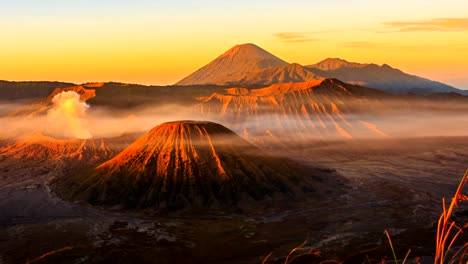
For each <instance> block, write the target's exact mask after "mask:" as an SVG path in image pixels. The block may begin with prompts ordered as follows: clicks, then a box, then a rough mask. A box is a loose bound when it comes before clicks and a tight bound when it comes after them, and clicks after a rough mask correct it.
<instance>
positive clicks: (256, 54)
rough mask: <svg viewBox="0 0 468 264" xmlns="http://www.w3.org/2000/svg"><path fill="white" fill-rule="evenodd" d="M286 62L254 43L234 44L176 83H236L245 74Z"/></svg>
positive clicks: (282, 64) (278, 65)
mask: <svg viewBox="0 0 468 264" xmlns="http://www.w3.org/2000/svg"><path fill="white" fill-rule="evenodd" d="M287 64H288V63H287V62H285V61H283V60H281V59H280V58H278V57H276V56H274V55H272V54H270V53H268V52H267V51H265V50H264V49H262V48H260V47H258V46H256V45H254V44H242V45H236V46H234V47H233V48H231V49H230V50H228V51H227V52H225V53H224V54H223V55H221V56H219V57H218V58H216V59H215V60H214V61H212V62H210V63H209V64H208V65H206V66H204V67H202V68H201V69H199V70H197V71H196V72H194V73H192V74H191V75H189V76H188V77H186V78H184V79H182V80H181V81H179V82H178V83H176V85H196V84H217V85H229V84H234V83H238V82H239V81H240V80H243V79H244V78H245V76H246V75H249V74H253V73H258V72H260V71H262V70H264V69H270V68H276V67H281V66H285V65H287Z"/></svg>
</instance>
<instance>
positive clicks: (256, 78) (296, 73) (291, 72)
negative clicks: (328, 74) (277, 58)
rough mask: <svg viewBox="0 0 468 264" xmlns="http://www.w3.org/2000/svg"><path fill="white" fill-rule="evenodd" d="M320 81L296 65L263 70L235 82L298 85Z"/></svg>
mask: <svg viewBox="0 0 468 264" xmlns="http://www.w3.org/2000/svg"><path fill="white" fill-rule="evenodd" d="M319 79H322V77H321V76H318V75H317V74H315V73H314V72H312V71H311V70H309V69H307V68H306V67H303V66H302V65H299V64H297V63H292V64H288V65H285V66H281V67H276V68H271V69H265V70H263V71H260V72H255V73H251V74H248V75H247V76H246V77H245V78H244V79H242V80H239V81H238V82H237V84H238V85H245V86H249V85H272V84H276V83H298V82H306V81H310V80H319Z"/></svg>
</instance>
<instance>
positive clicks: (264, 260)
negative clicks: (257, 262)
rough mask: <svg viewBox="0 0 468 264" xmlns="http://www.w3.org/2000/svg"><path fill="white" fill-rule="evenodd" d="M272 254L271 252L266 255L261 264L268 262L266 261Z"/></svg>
mask: <svg viewBox="0 0 468 264" xmlns="http://www.w3.org/2000/svg"><path fill="white" fill-rule="evenodd" d="M272 254H273V252H270V254H268V256H266V257H265V258H264V259H263V261H262V264H265V263H266V262H267V261H268V259H269V258H270V257H271V255H272Z"/></svg>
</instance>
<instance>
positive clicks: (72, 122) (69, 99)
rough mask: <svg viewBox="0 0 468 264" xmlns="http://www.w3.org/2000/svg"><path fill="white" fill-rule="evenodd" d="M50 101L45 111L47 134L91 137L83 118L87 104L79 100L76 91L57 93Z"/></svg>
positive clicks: (66, 136) (63, 136)
mask: <svg viewBox="0 0 468 264" xmlns="http://www.w3.org/2000/svg"><path fill="white" fill-rule="evenodd" d="M52 103H53V106H52V108H51V109H50V110H49V112H48V113H47V128H46V133H47V134H49V135H51V136H54V137H60V138H81V139H86V138H91V133H90V132H89V131H88V129H87V128H86V127H85V126H84V120H83V119H84V117H85V115H86V111H87V110H88V108H89V105H88V104H86V103H85V102H82V101H81V100H80V95H79V94H78V93H76V92H73V91H68V92H62V93H59V94H57V95H56V96H54V98H53V99H52Z"/></svg>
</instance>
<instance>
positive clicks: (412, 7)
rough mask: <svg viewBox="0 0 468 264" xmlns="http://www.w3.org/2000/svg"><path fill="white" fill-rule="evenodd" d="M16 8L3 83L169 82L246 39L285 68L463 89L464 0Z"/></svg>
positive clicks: (52, 2) (466, 48)
mask: <svg viewBox="0 0 468 264" xmlns="http://www.w3.org/2000/svg"><path fill="white" fill-rule="evenodd" d="M12 2H14V3H8V4H4V5H3V4H2V9H1V10H0V32H1V33H2V41H0V79H4V80H60V81H70V82H76V83H81V82H88V81H121V82H129V83H142V84H172V83H174V82H176V81H178V80H179V79H181V78H182V77H184V76H186V75H188V74H190V73H191V72H193V71H194V70H196V69H198V68H199V67H201V66H203V65H205V64H206V63H208V62H210V61H211V60H213V59H214V58H215V57H217V56H218V55H220V54H221V53H223V52H224V51H226V50H227V49H229V48H231V47H232V46H234V45H235V44H239V43H246V42H251V43H255V44H257V45H259V46H261V47H263V48H264V49H266V50H268V51H270V52H271V53H273V54H275V55H277V56H279V57H280V58H282V59H284V60H286V61H288V62H298V63H301V64H312V63H315V62H318V61H320V60H322V59H324V58H327V57H340V58H343V59H346V60H349V61H357V62H374V63H377V64H383V63H387V64H389V65H391V66H393V67H396V68H400V69H402V70H404V71H406V72H409V73H412V74H417V75H420V76H423V77H427V78H430V79H435V80H439V81H443V82H446V83H448V84H451V85H454V86H455V87H458V88H465V89H468V17H466V10H468V1H461V0H446V1H429V0H426V1H421V0H413V1H403V0H396V1H391V3H390V2H389V1H380V0H375V1H371V0H355V1H344V0H330V1H327V3H321V2H317V1H305V0H292V1H287V2H286V1H276V0H272V1H266V0H257V1H255V0H251V1H246V0H240V1H236V2H235V3H229V2H228V3H225V2H224V1H212V0H202V1H198V2H197V3H193V1H192V2H187V1H181V0H175V1H172V3H161V1H150V0H136V1H124V0H117V1H110V0H102V1H99V3H96V2H97V1H91V0H83V1H79V3H63V2H65V1H58V0H45V1H41V2H40V3H38V2H37V1H33V0H18V1H12ZM77 2H78V1H77ZM351 2H352V3H351ZM408 2H411V3H408Z"/></svg>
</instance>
